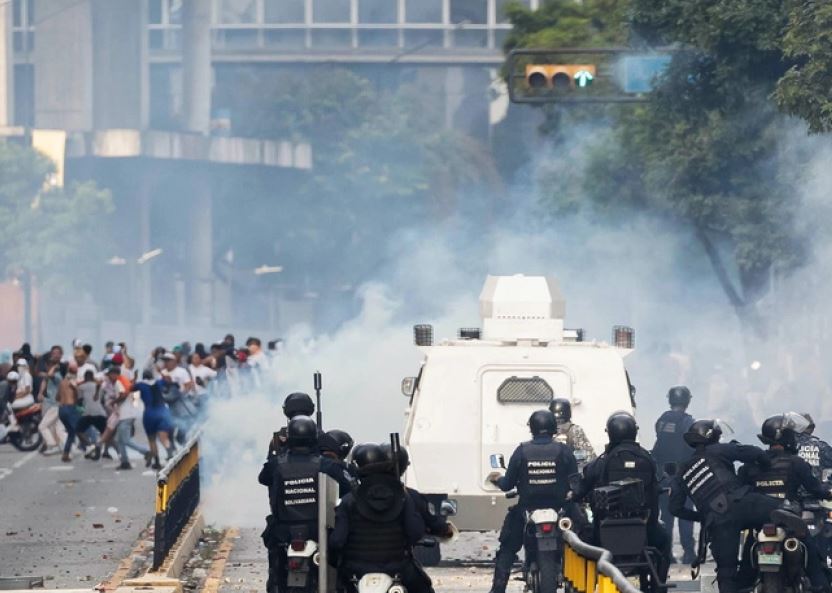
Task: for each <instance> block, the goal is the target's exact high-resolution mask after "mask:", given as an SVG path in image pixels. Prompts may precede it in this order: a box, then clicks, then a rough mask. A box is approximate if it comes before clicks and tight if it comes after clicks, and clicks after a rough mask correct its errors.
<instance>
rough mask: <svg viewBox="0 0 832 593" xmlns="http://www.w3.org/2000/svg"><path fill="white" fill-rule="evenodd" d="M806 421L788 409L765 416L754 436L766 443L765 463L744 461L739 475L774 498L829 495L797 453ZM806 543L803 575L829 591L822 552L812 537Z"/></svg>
mask: <svg viewBox="0 0 832 593" xmlns="http://www.w3.org/2000/svg"><path fill="white" fill-rule="evenodd" d="M807 425H808V421H807V420H806V418H805V417H804V416H801V415H800V414H797V413H794V412H791V413H788V414H779V415H777V416H772V417H770V418H767V419H766V420H765V422H763V426H762V429H761V430H760V434H759V435H758V438H759V439H760V441H762V442H763V443H764V444H766V445H769V450H768V451H767V452H766V455H767V457H768V459H769V466H768V467H766V468H762V467H760V466H759V465H752V464H747V465H744V466H743V467H742V468H741V469H740V472H739V476H740V478H741V479H742V480H743V482H745V483H746V484H749V485H750V486H751V487H752V488H754V490H755V491H756V492H759V493H761V494H765V495H767V496H770V497H772V498H775V499H778V500H789V501H793V502H799V497H800V495H801V493H802V492H805V493H806V494H808V495H809V496H811V497H814V498H820V499H823V498H826V499H829V498H832V487H830V486H829V485H828V484H823V483H821V482H820V480H818V479H817V478H816V477H815V476H814V474H812V467H811V466H810V465H809V464H808V463H807V462H806V461H804V460H803V459H801V458H800V457H798V456H797V454H796V453H797V447H798V445H797V435H798V434H799V433H800V432H801V431H803V430H805V428H806V426H807ZM804 544H805V545H806V560H807V562H806V575H807V576H808V577H809V579H810V580H811V582H812V586H813V588H814V589H815V590H816V591H826V592H828V591H832V589H830V586H829V581H828V579H827V577H826V575H825V574H824V570H823V564H825V556H824V555H822V554H821V552H820V550H819V549H818V546H817V542H816V541H815V539H814V538H808V539H806V540H805V541H804Z"/></svg>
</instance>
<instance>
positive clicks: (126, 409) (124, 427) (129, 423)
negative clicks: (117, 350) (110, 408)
mask: <svg viewBox="0 0 832 593" xmlns="http://www.w3.org/2000/svg"><path fill="white" fill-rule="evenodd" d="M107 372H108V374H115V375H116V376H119V375H122V373H121V367H116V366H113V367H110V368H109V369H108V371H107ZM122 376H123V375H122ZM117 384H118V385H119V387H121V389H119V390H118V392H119V393H118V396H117V397H116V400H115V401H116V404H117V405H118V425H117V426H116V448H117V449H118V456H119V459H120V460H121V464H120V465H119V466H118V467H117V468H116V469H119V470H123V469H133V466H132V465H130V458H129V457H128V456H127V449H128V448H130V449H133V450H134V451H138V452H139V453H141V454H142V455H144V461H145V466H147V467H150V464H151V463H152V462H153V456H152V455H151V454H150V450H149V449H147V448H146V447H142V446H141V445H139V444H137V443H136V442H135V441H134V440H133V432H134V430H135V424H136V418H141V417H142V412H143V410H144V408H143V406H142V403H141V399H140V397H139V393H138V392H135V391H128V390H127V389H125V388H124V386H123V384H122V382H121V381H118V380H117Z"/></svg>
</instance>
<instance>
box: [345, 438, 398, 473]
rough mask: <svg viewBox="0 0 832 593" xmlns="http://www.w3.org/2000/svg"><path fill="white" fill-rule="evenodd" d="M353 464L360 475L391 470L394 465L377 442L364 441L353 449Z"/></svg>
mask: <svg viewBox="0 0 832 593" xmlns="http://www.w3.org/2000/svg"><path fill="white" fill-rule="evenodd" d="M352 465H353V467H354V469H355V473H356V474H357V475H358V476H359V477H362V476H368V475H370V474H378V473H384V472H388V471H390V468H391V467H392V465H391V464H390V458H389V457H388V456H387V455H386V454H385V453H384V449H382V448H381V446H380V445H378V444H377V443H363V444H361V445H358V446H356V447H355V449H353V450H352Z"/></svg>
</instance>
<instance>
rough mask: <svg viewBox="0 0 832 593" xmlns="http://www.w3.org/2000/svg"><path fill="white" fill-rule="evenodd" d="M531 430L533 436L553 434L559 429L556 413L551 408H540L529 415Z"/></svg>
mask: <svg viewBox="0 0 832 593" xmlns="http://www.w3.org/2000/svg"><path fill="white" fill-rule="evenodd" d="M529 430H530V431H531V433H532V436H541V435H549V436H552V435H554V434H555V433H556V432H557V431H558V423H557V420H555V415H554V414H552V412H550V411H549V410H538V411H537V412H535V413H534V414H532V415H531V416H530V417H529Z"/></svg>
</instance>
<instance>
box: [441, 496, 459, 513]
mask: <svg viewBox="0 0 832 593" xmlns="http://www.w3.org/2000/svg"><path fill="white" fill-rule="evenodd" d="M456 513H457V504H456V501H455V500H447V499H446V500H443V501H442V504H440V505H439V514H440V515H442V516H443V517H453V516H454V515H456Z"/></svg>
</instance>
